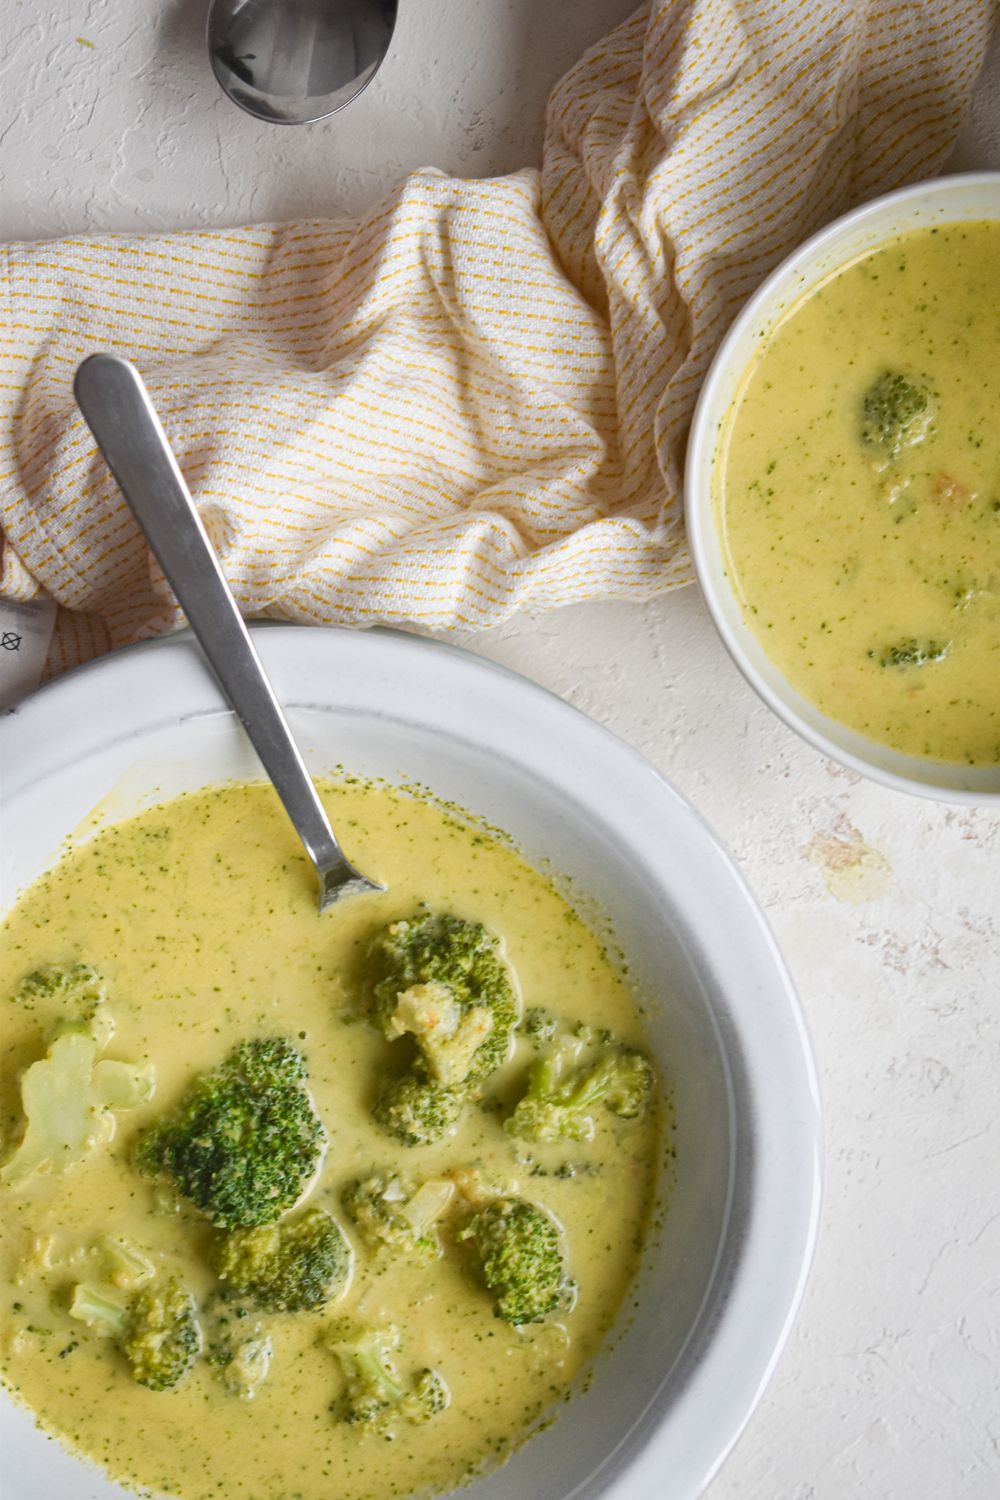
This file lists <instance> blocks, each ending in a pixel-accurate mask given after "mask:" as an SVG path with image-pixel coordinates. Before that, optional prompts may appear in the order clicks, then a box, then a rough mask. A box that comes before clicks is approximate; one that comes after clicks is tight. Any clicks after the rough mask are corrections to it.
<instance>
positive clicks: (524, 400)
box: [0, 0, 993, 670]
mask: <svg viewBox="0 0 1000 1500" xmlns="http://www.w3.org/2000/svg"><path fill="white" fill-rule="evenodd" d="M992 11H993V0H865V3H859V0H665V3H656V4H653V5H652V6H645V7H643V9H642V10H641V11H640V12H638V13H637V14H636V15H635V16H634V17H633V18H632V20H630V21H629V22H627V23H626V24H625V25H624V26H622V27H621V28H619V30H617V31H616V32H614V33H613V34H612V35H611V36H610V37H608V38H607V39H606V40H605V41H604V42H603V43H601V44H600V45H599V46H597V47H595V48H594V49H593V50H592V51H590V52H589V53H588V54H587V55H586V56H585V57H584V58H583V59H582V60H581V61H580V63H579V64H578V65H577V66H576V67H575V68H574V69H573V70H572V71H571V72H570V73H569V74H568V75H567V77H565V78H564V79H563V80H562V82H561V83H560V84H559V85H558V87H557V88H556V90H555V92H554V94H553V96H552V100H551V103H550V107H549V116H548V130H547V137H546V143H545V153H544V160H543V165H542V169H541V172H540V173H538V172H536V171H533V170H530V171H529V170H526V171H523V172H519V173H516V174H514V175H513V176H510V177H506V178H502V179H497V180H492V181H483V182H471V181H470V182H466V181H460V180H457V179H455V178H451V177H447V176H444V175H442V174H441V173H440V172H436V171H431V170H426V171H421V172H417V173H415V174H414V175H413V176H411V177H409V178H408V179H407V180H406V181H404V182H403V183H402V184H401V185H400V186H399V187H398V188H397V189H396V190H395V191H394V192H392V193H390V194H389V196H388V197H387V198H386V199H384V200H383V201H382V202H381V203H380V204H379V205H378V206H377V207H376V208H374V209H373V210H372V211H371V212H370V213H369V214H368V215H367V216H366V217H364V218H363V219H361V220H358V221H355V222H338V221H336V220H329V219H318V220H315V221H310V222H305V223H296V224H291V225H286V226H282V227H274V226H266V227H256V228H248V229H242V230H220V231H218V232H214V233H207V234H201V233H198V234H162V235H150V236H134V235H129V236H119V237H115V236H108V237H99V238H74V239H65V240H61V241H56V242H53V243H51V244H40V245H31V246H25V245H14V246H10V247H8V248H7V249H6V251H5V252H0V253H3V260H2V262H0V298H2V301H0V508H2V529H3V544H2V558H0V594H4V595H6V596H8V597H9V598H11V599H15V600H19V601H24V600H30V599H32V598H37V597H49V598H52V599H55V600H56V601H57V603H58V605H59V611H58V616H57V621H56V629H55V635H54V642H53V649H52V655H51V658H50V670H59V669H60V668H61V667H63V666H66V665H69V664H72V663H74V662H77V661H81V660H85V659H87V658H88V657H91V656H93V655H96V654H97V653H99V652H101V651H103V650H105V649H107V648H108V647H110V646H114V645H119V644H121V643H124V642H128V641H134V640H138V639H141V638H143V637H146V636H149V635H152V634H156V633H158V632H161V631H164V630H166V629H168V628H170V627H172V626H173V625H175V624H176V623H178V620H179V615H178V612H177V609H176V606H175V605H174V602H173V600H172V597H171V595H170V592H169V590H168V589H167V587H166V586H165V584H164V581H163V579H162V577H161V576H160V575H159V574H158V572H157V569H156V567H155V566H154V565H153V564H152V562H151V559H150V556H149V554H148V552H147V549H146V547H145V545H144V543H143V540H142V538H141V536H140V535H139V533H138V532H137V529H136V526H135V524H134V522H133V521H132V519H131V517H130V514H129V513H128V512H127V511H126V509H125V506H124V504H123V502H122V500H121V498H120V496H119V495H118V493H117V490H116V488H115V486H114V484H113V482H112V481H111V479H110V477H109V475H108V473H107V471H106V469H105V468H104V465H103V463H102V462H101V460H100V459H99V458H98V457H97V456H96V454H95V450H94V446H93V443H92V441H91V439H90V436H89V433H88V432H87V430H86V429H85V427H84V425H83V423H82V420H81V418H80V417H79V415H78V413H77V411H76V409H75V407H74V404H73V399H72V394H71V380H72V375H73V371H74V368H75V366H76V365H77V363H78V362H79V360H80V359H82V358H83V357H84V356H85V355H86V354H88V353H90V352H92V351H93V350H95V349H110V350H116V351H120V352H122V353H124V354H126V355H128V356H129V357H130V358H132V359H134V360H135V362H136V363H137V364H138V366H139V368H140V369H141V371H142V373H143V375H144V377H145V379H146V381H147V383H148V385H149V388H150V391H151V393H152V396H153V399H154V401H155V402H156V405H157V407H158V408H159V411H160V413H161V415H162V417H163V420H164V423H165V426H166V428H167V432H168V434H169V436H170V438H171V440H172V442H173V444H174V446H175V448H176V450H177V453H178V455H179V457H180V460H181V464H182V467H183V469H184V471H185V474H186V475H187V478H188V481H189V483H190V485H191V488H192V491H193V493H194V496H195V500H196V502H197V504H198V505H199V508H200V511H201V514H202V516H203V518H204V521H205V524H206V526H207V528H208V531H209V533H210V535H211V536H212V538H213V540H214V542H215V544H216V546H217V547H218V549H219V552H220V553H221V556H222V560H223V565H224V567H225V570H226V572H227V574H228V576H229V578H230V579H231V581H232V583H233V586H234V589H235V592H236V594H237V596H238V599H239V602H240V605H241V608H242V609H243V610H244V611H245V612H246V613H247V614H252V615H257V616H271V617H274V618H278V619H285V620H299V621H325V622H336V623H348V624H370V623H374V622H380V621H381V622H393V623H397V624H410V625H418V626H423V627H426V628H429V629H434V630H439V631H440V630H447V629H449V628H458V627H460V628H465V629H468V628H470V627H473V628H474V627H484V626H489V625H493V624H496V623H497V622H498V621H501V620H503V619H505V618H506V617H508V616H509V615H510V614H511V612H512V611H513V610H515V609H517V608H520V607H524V606H527V607H531V608H532V609H536V610H539V609H549V608H554V607H556V606H558V605H562V604H569V603H572V602H574V601H578V600H584V599H601V598H611V597H617V598H626V599H635V600H640V599H645V598H648V597H649V596H650V595H652V594H653V593H655V592H657V591H659V590H662V589H666V588H669V587H671V586H673V585H676V584H680V583H683V582H685V581H686V580H687V579H688V577H689V564H688V560H687V556H686V553H685V548H684V540H683V534H682V523H681V514H680V498H679V491H680V478H681V469H682V465H683V458H684V442H685V434H686V429H687V424H688V421H689V419H690V414H691V410H692V406H693V404H694V400H695V396H696V393H697V390H698V385H699V382H700V380H701V378H702V376H703V374H704V371H705V368H706V365H707V363H708V361H709V359H710V358H711V355H712V352H713V350H714V349H715V347H716V346H717V344H718V342H719V339H720V337H721V335H722V333H723V332H724V330H725V328H726V326H727V324H728V323H729V321H730V320H731V318H732V316H733V314H734V313H735V311H736V309H737V308H738V307H739V306H740V304H741V302H742V301H743V300H744V299H745V298H746V297H747V295H748V294H749V293H750V292H751V291H752V290H753V289H754V287H755V286H756V285H757V284H758V282H759V281H760V280H761V278H762V277H763V276H764V275H765V274H766V273H767V271H769V270H770V268H771V267H772V266H773V265H774V264H775V263H776V262H777V261H778V260H779V259H780V258H781V257H782V256H784V255H785V254H786V253H787V252H788V251H789V250H790V249H791V248H792V247H793V246H794V245H795V244H796V243H797V242H798V241H800V240H802V239H803V238H804V237H805V236H806V235H808V234H809V233H810V232H811V231H812V230H814V229H816V228H817V227H818V226H819V225H821V224H823V223H824V222H825V221H827V220H829V219H831V218H832V217H834V216H835V215H836V214H838V213H840V212H841V211H842V210H843V209H845V208H847V207H848V206H849V205H851V204H853V203H856V202H858V201H859V200H861V199H864V198H866V197H870V196H872V195H873V194H875V193H878V192H881V191H883V190H885V189H888V188H892V187H896V186H898V185H900V184H902V183H904V182H907V181H910V180H912V179H915V178H919V177H922V176H927V175H929V174H931V173H932V172H933V171H934V170H935V169H936V168H938V167H940V165H941V164H942V163H943V162H944V161H945V159H946V157H947V155H948V152H949V149H950V147H951V145H952V143H953V140H954V137H955V134H956V132H957V129H958V126H959V123H960V120H961V116H962V112H963V109H964V108H965V106H966V104H967V102H968V99H969V95H970V92H971V89H972V85H973V82H974V79H975V76H976V72H977V70H978V68H979V65H980V63H981V61H982V57H983V54H984V50H985V45H986V41H987V34H988V30H989V25H990V20H991V14H992Z"/></svg>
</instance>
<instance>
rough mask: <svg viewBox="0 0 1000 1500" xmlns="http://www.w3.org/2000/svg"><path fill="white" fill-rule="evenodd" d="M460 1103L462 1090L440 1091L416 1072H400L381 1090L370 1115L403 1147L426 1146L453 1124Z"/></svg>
mask: <svg viewBox="0 0 1000 1500" xmlns="http://www.w3.org/2000/svg"><path fill="white" fill-rule="evenodd" d="M464 1103H465V1093H464V1091H463V1090H461V1089H449V1088H444V1087H442V1085H441V1084H439V1083H432V1082H431V1081H430V1080H429V1079H427V1078H424V1077H422V1076H421V1075H420V1073H419V1072H413V1073H404V1074H403V1076H402V1077H401V1078H394V1079H393V1080H392V1082H391V1083H389V1084H387V1085H386V1087H385V1088H384V1089H383V1090H382V1092H381V1094H380V1095H379V1096H378V1098H377V1099H376V1101H375V1105H374V1108H373V1110H372V1114H373V1115H374V1117H375V1121H376V1123H377V1124H378V1125H381V1127H382V1129H383V1130H384V1131H386V1132H387V1134H389V1135H391V1136H394V1137H395V1138H396V1140H397V1141H402V1143H403V1145H404V1146H429V1145H431V1144H432V1143H433V1142H434V1141H439V1140H440V1139H441V1137H442V1136H443V1135H447V1133H448V1131H449V1130H451V1129H452V1127H453V1126H454V1125H455V1124H456V1123H457V1121H458V1118H459V1116H460V1114H461V1113H462V1107H463V1105H464Z"/></svg>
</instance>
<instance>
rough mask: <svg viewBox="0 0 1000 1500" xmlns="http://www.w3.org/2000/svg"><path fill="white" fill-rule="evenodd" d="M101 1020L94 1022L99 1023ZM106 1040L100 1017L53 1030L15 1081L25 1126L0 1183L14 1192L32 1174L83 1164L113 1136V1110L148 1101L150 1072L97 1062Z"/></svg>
mask: <svg viewBox="0 0 1000 1500" xmlns="http://www.w3.org/2000/svg"><path fill="white" fill-rule="evenodd" d="M99 1018H100V1024H98V1019H99ZM108 1035H109V1029H108V1027H107V1026H106V1025H105V1024H104V1023H103V1016H102V1014H101V1012H95V1017H94V1018H92V1019H91V1020H89V1021H77V1022H71V1023H64V1024H63V1025H62V1026H60V1027H59V1028H57V1032H56V1035H55V1037H54V1039H53V1040H52V1042H51V1043H50V1045H49V1049H48V1052H47V1053H46V1055H45V1057H43V1058H40V1059H39V1060H38V1061H37V1062H34V1063H32V1064H31V1066H30V1067H28V1068H26V1069H25V1071H24V1074H23V1076H22V1078H21V1108H22V1110H23V1111H24V1117H25V1126H24V1134H23V1136H22V1138H21V1143H20V1145H19V1146H18V1147H17V1148H16V1150H15V1151H14V1153H13V1154H12V1156H10V1158H9V1159H8V1160H7V1161H6V1162H5V1163H4V1165H3V1167H2V1168H0V1182H3V1183H4V1185H5V1186H7V1187H20V1186H21V1184H22V1183H24V1182H26V1181H27V1179H28V1178H29V1177H30V1176H31V1175H32V1174H33V1173H34V1172H37V1171H40V1170H42V1169H44V1168H47V1169H48V1170H49V1171H51V1172H62V1171H65V1170H66V1168H67V1167H71V1166H74V1165H75V1164H76V1163H77V1162H80V1161H83V1160H84V1158H85V1157H87V1156H89V1155H90V1153H91V1152H92V1151H94V1150H96V1149H97V1147H99V1146H102V1145H107V1144H108V1142H110V1140H111V1139H112V1137H113V1135H114V1132H115V1118H114V1114H113V1112H112V1111H114V1110H121V1109H130V1108H133V1107H134V1106H135V1105H136V1104H143V1103H145V1102H146V1101H147V1100H148V1099H150V1098H152V1095H153V1089H154V1086H155V1075H154V1073H153V1069H152V1068H151V1067H149V1066H135V1065H133V1064H131V1063H125V1062H113V1061H110V1060H107V1059H104V1060H102V1061H100V1062H99V1061H98V1060H97V1059H98V1054H99V1052H100V1050H101V1048H102V1046H103V1045H104V1040H105V1038H106V1037H107V1036H108Z"/></svg>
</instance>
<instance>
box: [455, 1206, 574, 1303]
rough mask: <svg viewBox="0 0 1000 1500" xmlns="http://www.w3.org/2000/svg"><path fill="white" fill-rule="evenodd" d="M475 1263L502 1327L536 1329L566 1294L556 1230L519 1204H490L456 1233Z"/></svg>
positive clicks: (533, 1210)
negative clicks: (531, 1326) (471, 1249)
mask: <svg viewBox="0 0 1000 1500" xmlns="http://www.w3.org/2000/svg"><path fill="white" fill-rule="evenodd" d="M458 1238H459V1239H460V1240H469V1241H471V1242H472V1245H473V1247H474V1249H475V1251H476V1255H477V1257H478V1259H479V1265H480V1270H481V1272H482V1277H483V1280H484V1281H485V1283H486V1286H487V1287H488V1289H489V1290H490V1291H491V1292H492V1293H493V1296H494V1298H495V1301H496V1315H497V1317H498V1318H503V1319H504V1321H505V1322H507V1323H513V1324H515V1325H518V1324H521V1323H537V1322H540V1320H541V1319H542V1318H544V1317H546V1316H547V1315H548V1314H549V1313H550V1312H554V1311H555V1309H556V1308H557V1307H560V1306H562V1305H565V1303H566V1302H567V1299H568V1296H569V1293H570V1283H569V1281H568V1279H567V1276H566V1265H565V1260H564V1257H563V1251H562V1242H561V1237H560V1234H559V1230H558V1228H557V1226H556V1224H555V1222H554V1220H552V1219H551V1218H550V1217H549V1215H548V1214H547V1213H545V1212H544V1211H543V1210H542V1209H540V1208H538V1207H537V1206H536V1205H535V1204H534V1203H527V1202H526V1201H525V1200H524V1199H523V1198H494V1199H493V1201H492V1202H491V1203H488V1204H487V1205H486V1207H485V1208H483V1209H481V1210H480V1212H479V1213H477V1214H474V1215H473V1217H472V1218H471V1219H470V1220H469V1222H468V1224H466V1226H465V1228H464V1229H462V1230H461V1231H460V1233H459V1236H458Z"/></svg>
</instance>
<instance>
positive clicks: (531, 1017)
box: [521, 1005, 559, 1047]
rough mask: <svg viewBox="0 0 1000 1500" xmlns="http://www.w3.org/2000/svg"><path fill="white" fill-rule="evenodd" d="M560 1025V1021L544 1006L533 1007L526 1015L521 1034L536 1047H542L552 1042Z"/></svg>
mask: <svg viewBox="0 0 1000 1500" xmlns="http://www.w3.org/2000/svg"><path fill="white" fill-rule="evenodd" d="M558 1025H559V1023H558V1021H557V1020H556V1018H555V1016H554V1015H553V1014H552V1012H551V1011H550V1010H546V1009H545V1007H544V1006H542V1005H533V1006H531V1008H530V1010H526V1011H525V1013H524V1020H523V1021H522V1022H521V1032H522V1034H523V1035H524V1036H526V1037H527V1038H528V1040H529V1041H530V1042H532V1043H533V1044H534V1045H535V1046H536V1047H542V1046H544V1045H545V1043H546V1042H551V1040H552V1038H553V1037H554V1036H555V1034H556V1030H557V1028H558Z"/></svg>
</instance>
